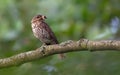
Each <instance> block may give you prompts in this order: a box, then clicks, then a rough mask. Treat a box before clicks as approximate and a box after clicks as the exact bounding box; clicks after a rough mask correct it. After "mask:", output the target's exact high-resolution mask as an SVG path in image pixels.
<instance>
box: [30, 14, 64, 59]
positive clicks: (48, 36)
mask: <svg viewBox="0 0 120 75" xmlns="http://www.w3.org/2000/svg"><path fill="white" fill-rule="evenodd" d="M45 19H46V16H43V15H36V16H35V17H33V19H32V20H31V26H32V31H33V34H34V36H35V37H36V38H38V39H39V40H40V41H41V42H42V43H44V44H46V45H52V44H58V41H57V39H56V37H55V35H54V33H53V32H52V30H51V28H50V27H49V26H48V24H47V23H45ZM60 56H61V57H62V58H63V57H64V55H63V54H60Z"/></svg>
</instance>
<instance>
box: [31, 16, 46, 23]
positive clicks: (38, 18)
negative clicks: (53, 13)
mask: <svg viewBox="0 0 120 75" xmlns="http://www.w3.org/2000/svg"><path fill="white" fill-rule="evenodd" d="M45 19H47V17H46V16H44V15H36V16H34V17H33V18H32V20H31V23H33V22H36V21H44V20H45Z"/></svg>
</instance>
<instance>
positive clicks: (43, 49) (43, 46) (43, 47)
mask: <svg viewBox="0 0 120 75" xmlns="http://www.w3.org/2000/svg"><path fill="white" fill-rule="evenodd" d="M45 46H47V45H46V44H45V43H43V44H42V46H41V52H42V53H43V55H45Z"/></svg>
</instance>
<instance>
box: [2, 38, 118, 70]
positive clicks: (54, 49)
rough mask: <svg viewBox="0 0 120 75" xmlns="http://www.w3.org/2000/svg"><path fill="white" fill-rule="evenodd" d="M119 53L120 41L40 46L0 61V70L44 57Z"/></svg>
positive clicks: (78, 42) (76, 42)
mask: <svg viewBox="0 0 120 75" xmlns="http://www.w3.org/2000/svg"><path fill="white" fill-rule="evenodd" d="M106 50H107V51H120V41H117V40H100V41H90V40H88V39H81V40H79V41H71V40H69V41H66V42H63V43H61V44H56V45H49V46H42V47H40V48H37V49H36V50H30V51H28V52H24V53H20V54H17V55H13V56H11V57H8V58H3V59H0V68H5V67H10V66H16V65H20V64H23V63H25V62H30V61H34V60H37V59H41V58H43V57H46V56H50V55H54V54H60V53H67V52H73V51H106Z"/></svg>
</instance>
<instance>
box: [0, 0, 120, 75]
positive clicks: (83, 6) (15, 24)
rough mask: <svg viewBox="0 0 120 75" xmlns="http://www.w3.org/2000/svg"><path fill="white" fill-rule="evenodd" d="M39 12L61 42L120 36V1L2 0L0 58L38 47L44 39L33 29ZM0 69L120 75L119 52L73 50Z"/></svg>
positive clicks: (19, 74) (15, 73) (7, 73)
mask: <svg viewBox="0 0 120 75" xmlns="http://www.w3.org/2000/svg"><path fill="white" fill-rule="evenodd" d="M36 14H43V15H46V16H47V18H48V19H47V20H46V22H47V23H48V24H49V25H50V27H51V28H52V29H53V31H54V32H55V34H56V36H57V38H58V40H59V42H62V41H66V40H79V39H80V38H87V39H90V40H101V39H105V40H106V39H115V40H119V37H120V0H0V58H5V57H9V56H12V55H15V54H18V53H21V52H25V51H29V50H33V49H36V48H37V47H40V46H41V42H39V40H38V39H36V38H35V37H34V36H33V34H32V31H31V23H30V21H31V19H32V17H33V16H35V15H36ZM66 56H67V57H66V58H65V59H64V60H59V59H58V57H57V55H54V56H50V57H47V58H44V59H42V60H37V61H33V62H29V63H25V64H22V65H19V66H16V67H10V68H4V69H1V70H0V75H120V60H119V58H120V53H119V52H114V51H110V52H109V51H105V52H92V53H91V52H87V51H85V52H72V53H67V54H66Z"/></svg>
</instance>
